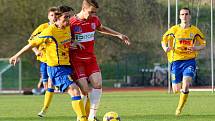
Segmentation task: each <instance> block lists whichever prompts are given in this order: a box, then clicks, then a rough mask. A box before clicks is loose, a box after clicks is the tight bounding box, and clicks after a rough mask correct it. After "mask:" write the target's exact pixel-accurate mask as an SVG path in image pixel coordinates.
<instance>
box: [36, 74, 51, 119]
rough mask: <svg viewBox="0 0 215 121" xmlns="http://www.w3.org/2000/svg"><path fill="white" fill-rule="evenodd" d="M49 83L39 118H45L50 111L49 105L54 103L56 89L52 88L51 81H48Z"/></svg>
mask: <svg viewBox="0 0 215 121" xmlns="http://www.w3.org/2000/svg"><path fill="white" fill-rule="evenodd" d="M46 83H47V87H48V88H47V90H46V92H45V96H44V102H43V107H42V109H41V111H40V112H39V113H38V116H40V117H44V116H45V114H46V112H47V111H48V108H49V105H50V103H51V101H52V98H53V95H54V87H53V86H52V82H51V79H50V78H49V79H48V82H46Z"/></svg>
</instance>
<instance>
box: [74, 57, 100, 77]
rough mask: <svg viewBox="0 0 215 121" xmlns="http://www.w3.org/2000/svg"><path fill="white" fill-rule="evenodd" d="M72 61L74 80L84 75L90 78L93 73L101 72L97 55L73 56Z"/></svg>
mask: <svg viewBox="0 0 215 121" xmlns="http://www.w3.org/2000/svg"><path fill="white" fill-rule="evenodd" d="M70 63H71V66H72V69H73V73H72V78H73V79H74V80H78V79H80V78H84V77H86V78H88V77H89V76H90V75H91V74H93V73H95V72H100V68H99V66H98V64H97V61H96V57H92V58H90V59H77V58H75V59H74V58H72V59H71V60H70Z"/></svg>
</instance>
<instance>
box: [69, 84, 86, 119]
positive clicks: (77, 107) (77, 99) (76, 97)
mask: <svg viewBox="0 0 215 121" xmlns="http://www.w3.org/2000/svg"><path fill="white" fill-rule="evenodd" d="M67 92H68V94H69V95H70V96H71V100H72V101H71V104H72V107H73V110H74V111H75V113H76V115H77V121H87V117H86V112H85V109H84V103H83V100H82V99H81V96H80V91H79V88H78V86H77V85H76V84H75V83H73V84H72V85H70V86H69V87H68V89H67Z"/></svg>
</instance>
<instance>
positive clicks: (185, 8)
mask: <svg viewBox="0 0 215 121" xmlns="http://www.w3.org/2000/svg"><path fill="white" fill-rule="evenodd" d="M181 10H188V11H189V14H190V15H191V11H190V9H189V8H187V7H184V8H181V9H180V11H181Z"/></svg>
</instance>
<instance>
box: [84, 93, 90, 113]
mask: <svg viewBox="0 0 215 121" xmlns="http://www.w3.org/2000/svg"><path fill="white" fill-rule="evenodd" d="M85 111H86V116H87V117H88V116H89V114H90V98H89V96H88V95H87V96H86V102H85Z"/></svg>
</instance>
